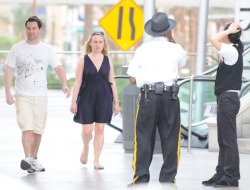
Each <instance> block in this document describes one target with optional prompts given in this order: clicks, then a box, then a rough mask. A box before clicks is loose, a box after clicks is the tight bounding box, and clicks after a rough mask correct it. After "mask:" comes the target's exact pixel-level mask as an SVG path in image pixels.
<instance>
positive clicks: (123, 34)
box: [99, 0, 143, 51]
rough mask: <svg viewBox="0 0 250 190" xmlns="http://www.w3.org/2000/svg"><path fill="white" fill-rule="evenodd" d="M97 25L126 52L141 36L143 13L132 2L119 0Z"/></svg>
mask: <svg viewBox="0 0 250 190" xmlns="http://www.w3.org/2000/svg"><path fill="white" fill-rule="evenodd" d="M99 24H100V26H102V27H103V29H104V30H105V32H106V33H107V34H108V35H109V36H110V37H111V38H112V39H113V41H114V42H115V43H116V44H117V45H118V46H119V47H120V48H121V49H122V50H124V51H126V50H128V49H129V48H130V47H131V46H133V45H134V44H135V43H136V42H137V41H138V40H140V38H141V37H142V35H143V12H142V9H141V8H140V7H139V6H138V5H137V4H136V3H135V2H134V1H133V0H121V1H120V2H119V3H118V4H116V5H115V6H114V7H113V8H112V9H111V10H110V11H109V12H108V13H107V14H106V15H105V16H104V17H103V18H102V19H101V20H99Z"/></svg>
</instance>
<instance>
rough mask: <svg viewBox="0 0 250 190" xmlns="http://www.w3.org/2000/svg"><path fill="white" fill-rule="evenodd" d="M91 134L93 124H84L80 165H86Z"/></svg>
mask: <svg viewBox="0 0 250 190" xmlns="http://www.w3.org/2000/svg"><path fill="white" fill-rule="evenodd" d="M92 132H93V124H84V125H82V134H81V136H82V142H83V149H82V153H81V157H80V161H81V163H82V164H87V162H88V154H89V142H90V141H91V139H92Z"/></svg>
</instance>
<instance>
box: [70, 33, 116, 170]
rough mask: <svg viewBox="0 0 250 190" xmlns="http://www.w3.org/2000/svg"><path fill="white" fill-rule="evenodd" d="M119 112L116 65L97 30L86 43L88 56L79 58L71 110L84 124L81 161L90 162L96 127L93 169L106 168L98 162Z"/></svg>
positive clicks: (101, 34) (83, 162)
mask: <svg viewBox="0 0 250 190" xmlns="http://www.w3.org/2000/svg"><path fill="white" fill-rule="evenodd" d="M112 104H113V106H114V107H113V112H114V115H117V114H118V113H119V110H120V108H119V102H118V95H117V88H116V84H115V79H114V67H113V65H112V63H111V60H110V58H109V57H108V44H107V43H106V40H105V38H104V34H103V32H94V33H93V34H91V36H90V38H89V40H88V41H87V42H86V43H85V55H84V56H83V57H81V58H80V60H79V62H78V66H77V69H76V78H75V83H74V88H73V94H72V103H71V107H70V111H71V112H72V113H73V114H74V121H75V122H77V123H80V124H82V135H81V136H82V140H83V150H82V153H81V157H80V161H81V163H82V164H86V163H87V161H88V152H89V142H90V141H91V139H92V133H93V130H94V132H95V133H94V168H95V169H104V167H103V166H102V165H101V164H100V163H99V157H100V153H101V150H102V147H103V143H104V126H105V123H110V121H111V117H112Z"/></svg>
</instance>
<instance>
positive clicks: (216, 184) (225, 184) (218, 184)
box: [213, 179, 239, 187]
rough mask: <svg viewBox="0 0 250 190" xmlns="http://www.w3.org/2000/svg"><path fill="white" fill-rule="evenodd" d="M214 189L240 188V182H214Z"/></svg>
mask: <svg viewBox="0 0 250 190" xmlns="http://www.w3.org/2000/svg"><path fill="white" fill-rule="evenodd" d="M213 187H239V182H238V181H230V182H226V181H224V180H222V179H221V180H219V181H217V182H214V183H213Z"/></svg>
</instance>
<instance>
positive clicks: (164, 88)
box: [141, 84, 171, 92]
mask: <svg viewBox="0 0 250 190" xmlns="http://www.w3.org/2000/svg"><path fill="white" fill-rule="evenodd" d="M145 86H146V92H149V91H155V85H154V84H149V85H143V86H142V87H141V92H145ZM170 90H171V86H167V85H164V86H163V91H165V92H167V91H170Z"/></svg>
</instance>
